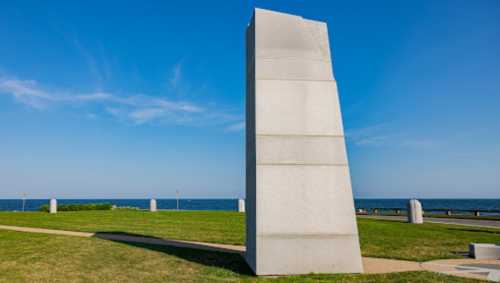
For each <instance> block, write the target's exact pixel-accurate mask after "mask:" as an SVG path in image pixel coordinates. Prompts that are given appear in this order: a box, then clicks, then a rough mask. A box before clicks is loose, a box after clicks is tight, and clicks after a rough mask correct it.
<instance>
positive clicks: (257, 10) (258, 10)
mask: <svg viewBox="0 0 500 283" xmlns="http://www.w3.org/2000/svg"><path fill="white" fill-rule="evenodd" d="M257 14H275V15H277V16H286V17H296V18H300V19H303V20H306V21H311V22H316V23H321V24H326V22H324V21H318V20H313V19H307V18H304V17H302V16H300V15H295V14H290V13H285V12H280V11H275V10H269V9H263V8H258V7H254V14H253V16H252V18H253V17H255V15H257Z"/></svg>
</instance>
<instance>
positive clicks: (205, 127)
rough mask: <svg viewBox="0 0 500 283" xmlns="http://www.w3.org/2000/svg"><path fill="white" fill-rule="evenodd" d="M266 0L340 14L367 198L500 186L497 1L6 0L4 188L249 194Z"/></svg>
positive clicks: (358, 180)
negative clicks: (256, 55) (252, 100)
mask: <svg viewBox="0 0 500 283" xmlns="http://www.w3.org/2000/svg"><path fill="white" fill-rule="evenodd" d="M254 6H257V7H261V8H268V9H274V10H278V11H282V12H288V13H294V14H299V15H302V16H304V17H306V18H311V19H315V20H321V21H325V22H327V23H328V28H329V35H330V44H331V48H332V54H333V61H334V71H335V76H336V79H337V81H338V85H339V91H340V99H341V106H342V111H343V117H344V127H345V131H346V135H347V146H348V152H349V161H350V165H351V175H352V181H353V190H354V194H355V196H356V197H395V198H397V197H401V198H407V197H456V198H460V197H464V198H470V197H474V198H494V197H496V198H499V197H500V2H499V1H496V0H491V1H486V0H480V1H458V0H457V1H444V0H439V1H436V0H427V1H311V0H309V1H250V2H249V1H80V2H78V1H45V2H44V3H41V2H40V1H2V3H0V141H1V142H0V198H7V197H18V196H19V195H20V194H21V193H22V192H26V193H28V196H29V197H49V196H56V197H59V198H71V197H150V196H154V197H173V196H175V190H180V192H181V195H182V196H183V197H202V198H203V197H207V198H215V197H227V198H230V197H241V196H243V195H244V163H245V162H244V131H243V129H244V124H243V118H244V90H245V87H244V76H245V74H244V46H245V45H244V44H245V43H244V32H245V28H246V25H247V23H248V20H249V19H250V17H251V14H252V9H253V7H254Z"/></svg>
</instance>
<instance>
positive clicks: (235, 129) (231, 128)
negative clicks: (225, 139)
mask: <svg viewBox="0 0 500 283" xmlns="http://www.w3.org/2000/svg"><path fill="white" fill-rule="evenodd" d="M244 129H245V122H238V123H235V124H231V125H229V126H227V127H226V131H228V132H239V131H243V130H244Z"/></svg>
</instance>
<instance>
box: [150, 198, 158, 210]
mask: <svg viewBox="0 0 500 283" xmlns="http://www.w3.org/2000/svg"><path fill="white" fill-rule="evenodd" d="M156 210H157V209H156V199H154V198H152V199H150V200H149V211H151V212H156Z"/></svg>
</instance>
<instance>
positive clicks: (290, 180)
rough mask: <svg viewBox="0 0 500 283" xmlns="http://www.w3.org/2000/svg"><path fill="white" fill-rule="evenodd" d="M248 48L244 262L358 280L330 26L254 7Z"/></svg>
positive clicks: (262, 270) (275, 271)
mask: <svg viewBox="0 0 500 283" xmlns="http://www.w3.org/2000/svg"><path fill="white" fill-rule="evenodd" d="M246 44H247V96H246V99H247V100H246V110H247V111H246V113H247V117H246V131H247V132H246V139H247V140H246V162H247V164H246V170H247V171H246V220H247V235H246V239H247V240H246V254H245V258H246V260H247V262H248V264H249V265H250V267H251V268H252V269H253V271H254V272H255V273H256V274H257V275H279V274H306V273H311V272H315V273H358V272H362V271H363V266H362V262H361V253H360V247H359V239H358V229H357V225H356V217H355V211H354V201H353V196H352V190H351V180H350V175H349V166H348V163H347V153H346V148H345V142H344V131H343V126H342V116H341V113H340V105H339V98H338V94H337V84H336V81H335V79H334V76H333V70H332V61H331V57H330V46H329V42H328V32H327V26H326V24H325V23H323V22H318V21H312V20H307V19H304V18H302V17H300V16H294V15H289V14H283V13H278V12H273V11H269V10H262V9H255V12H254V16H253V18H252V20H251V22H250V24H249V26H248V28H247V43H246Z"/></svg>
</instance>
